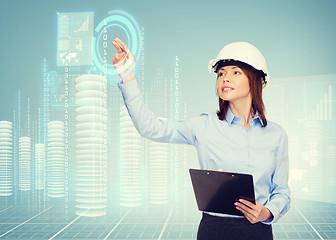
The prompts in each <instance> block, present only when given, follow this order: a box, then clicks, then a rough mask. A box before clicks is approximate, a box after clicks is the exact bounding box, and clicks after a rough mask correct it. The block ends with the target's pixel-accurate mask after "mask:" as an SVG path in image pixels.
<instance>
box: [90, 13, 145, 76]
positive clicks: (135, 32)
mask: <svg viewBox="0 0 336 240" xmlns="http://www.w3.org/2000/svg"><path fill="white" fill-rule="evenodd" d="M109 14H110V16H108V17H106V18H105V19H103V20H102V21H101V22H100V23H99V24H98V25H97V27H96V28H95V32H94V36H93V39H92V57H93V62H94V64H95V65H96V67H97V68H98V69H99V70H100V71H101V72H104V73H106V74H107V75H109V76H113V75H118V73H117V71H116V70H115V69H114V66H113V64H112V63H109V62H106V56H105V57H104V56H103V55H106V54H105V52H104V54H102V53H101V51H100V50H101V49H100V48H101V47H102V45H100V44H98V43H100V41H101V40H102V36H103V33H104V32H105V31H108V30H109V29H111V28H119V29H120V30H121V31H122V32H124V34H125V36H126V39H127V42H125V44H126V45H127V47H128V49H129V50H130V52H131V53H132V55H133V56H134V58H135V60H136V62H138V61H139V58H140V55H141V54H140V53H141V50H140V43H141V34H140V28H139V26H138V24H137V22H136V21H135V19H134V18H133V17H132V16H131V15H130V14H128V13H127V12H124V11H120V10H115V11H111V12H109ZM114 37H118V36H114ZM113 39H114V38H113ZM113 39H109V40H108V43H107V44H108V45H112V40H113ZM107 56H108V54H107ZM104 58H105V60H104ZM109 58H110V59H111V60H112V58H113V56H110V57H109Z"/></svg>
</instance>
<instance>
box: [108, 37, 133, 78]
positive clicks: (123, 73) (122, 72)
mask: <svg viewBox="0 0 336 240" xmlns="http://www.w3.org/2000/svg"><path fill="white" fill-rule="evenodd" d="M112 44H113V46H114V47H115V48H116V49H117V51H118V53H116V54H115V55H114V57H113V59H112V63H113V66H114V68H115V69H116V71H117V72H118V74H119V76H120V78H121V79H122V81H123V83H126V82H129V81H132V80H134V79H135V77H134V74H133V67H134V63H135V60H134V57H133V56H132V53H131V51H130V50H129V49H128V48H127V46H126V44H125V43H123V42H122V41H121V40H120V39H119V38H117V37H116V38H115V39H114V40H113V41H112Z"/></svg>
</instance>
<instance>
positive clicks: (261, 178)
mask: <svg viewBox="0 0 336 240" xmlns="http://www.w3.org/2000/svg"><path fill="white" fill-rule="evenodd" d="M113 45H114V47H115V48H116V49H117V51H118V53H116V54H115V56H114V58H113V64H114V66H115V68H116V70H117V72H119V76H120V77H121V79H122V82H120V83H119V88H120V90H121V92H122V94H123V97H124V101H125V105H126V107H127V109H128V113H129V115H130V116H131V118H132V121H133V124H134V126H135V127H136V129H137V130H138V132H139V133H140V135H141V136H143V137H147V138H150V139H152V140H154V141H158V142H170V143H184V144H190V145H193V146H195V148H197V153H198V158H199V163H200V167H201V168H202V169H216V170H218V169H225V170H227V171H233V172H239V173H248V174H251V175H252V176H253V180H254V189H255V196H256V202H255V204H254V203H252V202H249V201H247V200H244V199H239V200H237V202H235V203H234V205H235V206H236V208H237V209H238V210H239V211H241V212H242V214H243V215H244V216H237V215H228V214H222V213H216V212H203V217H202V220H201V222H200V225H199V229H198V233H197V239H199V240H204V239H211V240H216V239H249V240H254V239H256V240H257V239H258V240H263V239H265V240H270V239H273V234H272V226H271V224H272V223H274V222H276V221H277V220H278V219H279V218H280V217H281V216H283V215H284V214H285V213H286V212H287V211H288V210H289V206H290V191H289V188H288V168H289V164H288V146H287V134H286V132H285V131H284V130H283V129H282V128H281V127H280V126H279V125H277V124H275V123H273V122H271V121H266V118H265V115H264V104H263V101H262V89H263V87H264V86H266V84H267V82H268V80H269V77H268V71H267V66H266V61H265V59H264V57H263V55H262V54H261V53H260V52H259V50H258V49H257V48H255V47H254V46H252V45H251V44H249V43H245V42H238V43H232V44H229V45H226V46H225V47H224V48H223V49H222V50H221V51H220V53H219V55H218V56H217V58H216V59H213V60H211V61H210V62H209V70H210V72H213V73H216V75H217V95H218V97H219V111H218V112H217V114H216V113H203V114H201V115H200V116H199V117H196V118H193V119H191V120H180V121H169V120H166V119H162V118H158V117H156V116H155V115H154V114H153V113H152V112H151V111H150V110H149V109H148V108H147V107H146V105H145V104H144V101H143V98H142V95H141V92H140V89H139V86H138V84H137V81H136V80H135V77H134V75H133V72H132V71H131V70H132V69H126V70H125V69H124V68H125V66H129V68H131V67H132V65H133V64H132V63H133V61H134V59H133V57H132V55H131V53H130V51H129V50H128V48H127V46H126V45H125V44H124V43H123V42H121V41H120V39H118V38H115V40H114V41H113ZM121 66H124V67H123V68H121ZM120 69H123V71H121V70H120ZM167 180H168V179H167Z"/></svg>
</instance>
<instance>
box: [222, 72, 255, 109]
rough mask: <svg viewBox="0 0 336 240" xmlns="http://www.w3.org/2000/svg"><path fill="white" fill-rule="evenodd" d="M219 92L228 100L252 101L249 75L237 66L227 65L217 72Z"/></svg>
mask: <svg viewBox="0 0 336 240" xmlns="http://www.w3.org/2000/svg"><path fill="white" fill-rule="evenodd" d="M217 94H218V96H219V97H220V98H221V99H223V100H226V101H230V102H232V103H234V102H236V101H246V100H248V101H250V100H251V99H252V97H251V92H250V85H249V80H248V77H247V76H246V75H245V73H244V72H243V70H242V69H241V68H239V67H237V66H225V67H222V68H221V69H219V70H218V72H217Z"/></svg>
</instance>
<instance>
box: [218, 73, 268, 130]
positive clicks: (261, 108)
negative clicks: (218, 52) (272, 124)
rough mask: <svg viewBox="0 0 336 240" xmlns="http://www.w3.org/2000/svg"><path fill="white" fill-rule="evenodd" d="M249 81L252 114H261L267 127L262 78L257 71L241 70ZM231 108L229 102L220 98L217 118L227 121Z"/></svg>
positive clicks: (264, 125)
mask: <svg viewBox="0 0 336 240" xmlns="http://www.w3.org/2000/svg"><path fill="white" fill-rule="evenodd" d="M241 69H242V71H243V72H244V73H245V75H246V76H247V78H248V80H249V86H250V92H251V95H252V108H251V111H252V114H255V113H256V112H257V111H258V112H259V116H260V118H261V120H262V122H263V127H266V126H267V120H266V117H265V105H264V102H263V100H262V88H263V87H262V76H261V75H260V73H259V72H257V71H251V70H248V69H246V68H241ZM228 108H229V101H226V100H223V99H221V98H220V97H219V111H217V116H218V118H219V119H220V120H224V119H226V114H227V110H228Z"/></svg>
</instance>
